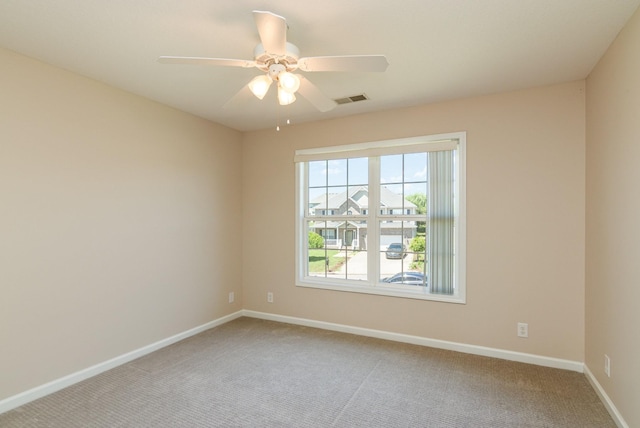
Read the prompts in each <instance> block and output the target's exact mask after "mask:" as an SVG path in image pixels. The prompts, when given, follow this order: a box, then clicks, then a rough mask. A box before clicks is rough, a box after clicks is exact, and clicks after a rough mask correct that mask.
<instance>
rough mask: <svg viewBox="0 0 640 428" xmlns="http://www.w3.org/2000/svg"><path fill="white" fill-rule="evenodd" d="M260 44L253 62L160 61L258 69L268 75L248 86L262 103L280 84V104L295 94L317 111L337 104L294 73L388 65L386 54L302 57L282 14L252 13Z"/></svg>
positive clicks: (373, 68) (172, 58)
mask: <svg viewBox="0 0 640 428" xmlns="http://www.w3.org/2000/svg"><path fill="white" fill-rule="evenodd" d="M253 16H254V19H255V22H256V26H257V28H258V34H259V35H260V41H261V43H260V44H258V45H257V46H256V48H255V49H254V52H253V56H254V59H253V61H250V60H240V59H228V58H202V57H176V56H161V57H160V58H159V59H158V60H159V61H160V62H162V63H169V64H206V65H217V66H226V67H242V68H248V67H256V68H257V69H259V70H261V71H263V72H265V74H263V75H260V76H256V77H254V78H253V79H251V81H250V82H249V83H248V87H249V89H250V90H251V92H252V93H253V94H254V95H255V96H256V97H257V98H258V99H260V100H262V99H263V98H264V97H265V95H266V94H267V92H268V91H269V88H270V86H271V83H273V82H274V81H276V82H277V86H278V103H279V104H280V105H289V104H291V103H293V102H294V101H295V100H296V96H295V94H296V92H297V93H299V94H300V95H302V96H303V97H304V98H306V99H307V100H308V101H309V102H310V103H311V104H313V106H314V107H316V108H317V109H318V110H320V111H322V112H325V111H329V110H331V109H333V108H334V107H336V106H337V105H338V104H337V103H336V102H335V101H334V100H332V99H330V98H328V97H327V96H325V95H324V94H323V93H322V92H321V91H320V90H319V89H318V88H317V87H316V86H315V85H314V84H313V83H311V82H310V81H309V80H308V79H306V78H304V77H303V76H302V75H299V74H293V72H294V71H296V70H300V71H304V72H315V71H351V72H383V71H385V70H386V69H387V66H388V65H389V63H388V62H387V59H386V58H385V57H384V55H345V56H322V57H320V56H318V57H307V58H300V50H299V49H298V48H297V47H296V46H295V45H293V44H292V43H289V42H287V34H286V33H287V23H286V20H285V19H284V18H283V17H282V16H279V15H276V14H274V13H271V12H264V11H259V10H254V11H253Z"/></svg>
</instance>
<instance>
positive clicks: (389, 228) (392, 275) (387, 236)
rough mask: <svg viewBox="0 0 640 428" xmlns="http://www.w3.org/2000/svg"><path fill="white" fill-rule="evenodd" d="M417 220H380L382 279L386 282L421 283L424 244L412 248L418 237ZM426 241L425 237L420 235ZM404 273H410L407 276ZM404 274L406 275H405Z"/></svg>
mask: <svg viewBox="0 0 640 428" xmlns="http://www.w3.org/2000/svg"><path fill="white" fill-rule="evenodd" d="M417 236H418V235H417V222H414V221H383V222H380V279H381V280H382V282H386V283H400V284H402V283H405V284H407V283H409V285H415V284H416V283H420V282H421V280H420V278H418V277H419V276H420V275H416V274H413V273H415V272H424V254H425V250H424V245H423V246H422V247H420V246H418V247H416V251H414V250H412V249H411V246H412V242H414V239H416V237H417ZM417 239H418V240H420V241H421V242H422V243H424V237H418V238H417ZM404 274H410V275H409V276H410V278H407V277H406V275H404ZM403 275H404V276H403Z"/></svg>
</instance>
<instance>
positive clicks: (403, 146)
mask: <svg viewBox="0 0 640 428" xmlns="http://www.w3.org/2000/svg"><path fill="white" fill-rule="evenodd" d="M465 144H466V142H465V134H464V133H456V134H447V135H437V136H430V137H418V138H411V139H403V140H394V141H383V142H375V143H363V144H355V145H349V146H339V147H327V148H320V149H309V150H300V151H297V152H296V165H297V178H296V183H297V216H296V227H297V229H296V237H297V238H296V239H297V245H296V258H297V260H296V276H297V278H296V283H297V285H300V286H309V287H318V288H328V289H334V290H344V291H351V292H354V291H355V292H365V293H373V294H384V295H391V296H400V297H413V298H422V299H432V300H444V301H450V302H464V301H465V281H464V271H465V269H464V260H465V257H464V241H465V239H464V238H465V236H464V235H465V220H464V219H465V217H464V202H465V186H464V176H465V175H464V172H465V171H464V170H465V153H464V151H465Z"/></svg>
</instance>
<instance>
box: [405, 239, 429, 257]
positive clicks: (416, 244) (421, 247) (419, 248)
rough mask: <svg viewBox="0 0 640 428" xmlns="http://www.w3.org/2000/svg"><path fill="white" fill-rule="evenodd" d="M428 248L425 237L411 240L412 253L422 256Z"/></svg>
mask: <svg viewBox="0 0 640 428" xmlns="http://www.w3.org/2000/svg"><path fill="white" fill-rule="evenodd" d="M426 246H427V245H426V241H425V239H424V236H416V237H415V238H413V239H412V240H411V243H410V244H409V248H411V251H413V252H414V253H420V254H424V251H425V248H426Z"/></svg>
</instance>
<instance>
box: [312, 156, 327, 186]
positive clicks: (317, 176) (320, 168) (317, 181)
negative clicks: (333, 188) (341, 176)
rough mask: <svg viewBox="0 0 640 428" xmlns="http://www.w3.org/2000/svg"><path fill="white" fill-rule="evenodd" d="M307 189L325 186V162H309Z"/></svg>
mask: <svg viewBox="0 0 640 428" xmlns="http://www.w3.org/2000/svg"><path fill="white" fill-rule="evenodd" d="M308 165H309V187H318V186H326V185H327V161H316V162H309V164H308Z"/></svg>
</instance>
